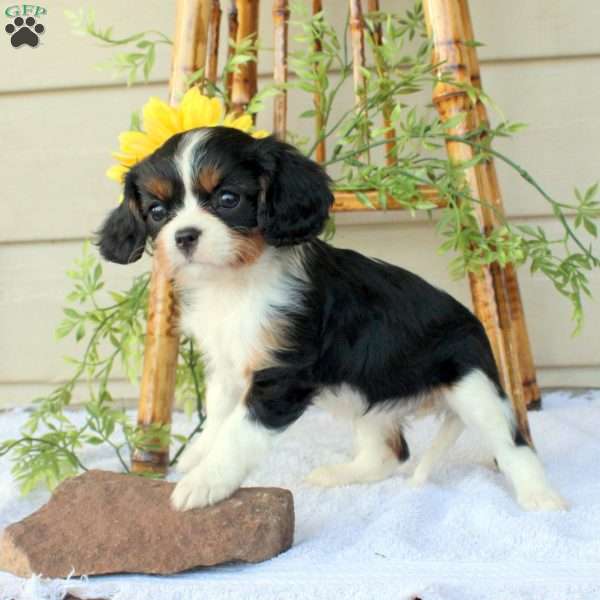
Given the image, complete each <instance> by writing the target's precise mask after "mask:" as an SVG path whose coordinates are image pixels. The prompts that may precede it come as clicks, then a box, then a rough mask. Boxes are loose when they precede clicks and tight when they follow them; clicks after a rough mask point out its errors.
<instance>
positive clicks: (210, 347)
mask: <svg viewBox="0 0 600 600" xmlns="http://www.w3.org/2000/svg"><path fill="white" fill-rule="evenodd" d="M235 292H236V291H235V290H231V289H229V290H228V289H219V287H218V286H215V287H214V288H213V289H211V288H208V289H204V290H202V291H198V292H196V293H194V294H193V295H192V297H191V299H190V302H189V305H188V307H187V308H185V309H184V316H183V319H182V320H183V324H184V328H185V330H186V331H187V332H189V333H191V334H192V335H193V336H194V337H195V339H196V340H197V341H198V343H199V345H200V348H201V350H202V352H203V353H204V355H205V359H206V360H207V362H208V364H209V366H211V367H214V368H219V369H221V368H228V369H230V368H232V367H236V366H239V369H243V365H245V364H246V363H247V362H248V360H249V355H250V353H251V349H252V348H254V347H255V346H256V345H257V342H258V339H259V337H260V328H261V324H262V323H263V322H264V321H265V320H266V319H267V310H266V309H267V307H266V306H265V304H264V303H261V302H259V301H257V299H255V300H254V301H253V299H252V298H250V297H248V296H247V295H245V294H240V293H239V291H238V293H235ZM236 370H237V369H236Z"/></svg>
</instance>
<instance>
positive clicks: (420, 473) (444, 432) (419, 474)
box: [408, 412, 465, 487]
mask: <svg viewBox="0 0 600 600" xmlns="http://www.w3.org/2000/svg"><path fill="white" fill-rule="evenodd" d="M464 428H465V427H464V425H463V423H462V421H461V420H460V419H459V418H458V416H457V415H455V414H454V413H452V412H448V413H447V414H446V416H445V417H444V420H443V421H442V425H441V426H440V429H439V431H438V432H437V435H436V436H435V438H434V439H433V442H432V444H431V446H430V447H429V449H428V450H427V451H426V452H425V454H423V456H422V457H421V460H420V461H419V464H418V465H417V467H416V468H415V471H414V473H413V474H412V477H411V478H410V479H409V481H408V483H409V485H411V486H412V487H420V486H422V485H423V484H424V483H425V482H426V481H427V480H428V479H429V475H430V474H431V471H432V470H433V467H434V466H435V464H436V463H437V462H438V461H439V460H440V458H441V457H442V456H443V455H444V454H445V453H446V451H447V450H448V449H449V448H450V447H452V446H453V445H454V443H455V442H456V440H457V439H458V438H459V437H460V434H461V433H462V432H463V430H464Z"/></svg>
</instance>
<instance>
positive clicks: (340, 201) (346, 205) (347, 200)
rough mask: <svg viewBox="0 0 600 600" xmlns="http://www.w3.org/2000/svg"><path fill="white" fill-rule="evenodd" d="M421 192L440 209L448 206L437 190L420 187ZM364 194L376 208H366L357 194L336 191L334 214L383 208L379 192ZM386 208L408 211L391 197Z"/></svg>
mask: <svg viewBox="0 0 600 600" xmlns="http://www.w3.org/2000/svg"><path fill="white" fill-rule="evenodd" d="M419 191H420V192H421V194H423V196H424V197H425V199H426V200H429V201H430V202H432V203H433V204H436V205H437V207H438V208H443V207H444V206H446V201H445V200H444V199H443V198H440V196H439V194H438V193H437V190H436V189H435V188H434V187H431V186H425V185H423V186H419ZM363 193H364V194H365V196H366V197H367V198H368V200H369V202H370V203H371V204H372V205H373V206H374V207H375V208H370V207H369V206H365V205H364V204H363V203H362V202H361V201H360V198H359V197H358V196H357V194H356V192H353V191H336V192H334V194H333V195H334V203H333V209H332V210H333V212H361V211H364V212H367V211H373V210H378V209H381V208H382V206H381V205H380V202H379V194H378V193H377V191H375V190H368V191H365V192H363ZM386 208H387V210H407V207H406V206H403V205H402V204H399V203H398V202H396V200H394V198H392V197H391V196H388V199H387V207H386Z"/></svg>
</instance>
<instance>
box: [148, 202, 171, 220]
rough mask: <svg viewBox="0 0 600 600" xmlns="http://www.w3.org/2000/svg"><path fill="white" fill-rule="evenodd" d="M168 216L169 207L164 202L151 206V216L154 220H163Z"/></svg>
mask: <svg viewBox="0 0 600 600" xmlns="http://www.w3.org/2000/svg"><path fill="white" fill-rule="evenodd" d="M166 216H167V209H166V208H165V207H164V206H163V205H162V204H154V206H151V207H150V217H151V218H152V220H153V221H157V222H158V221H162V220H163V219H164V218H165V217H166Z"/></svg>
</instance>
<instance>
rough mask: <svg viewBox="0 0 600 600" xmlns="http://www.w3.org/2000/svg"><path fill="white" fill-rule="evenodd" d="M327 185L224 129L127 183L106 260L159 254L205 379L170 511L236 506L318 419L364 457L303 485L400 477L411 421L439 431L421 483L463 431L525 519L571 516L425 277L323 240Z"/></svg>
mask: <svg viewBox="0 0 600 600" xmlns="http://www.w3.org/2000/svg"><path fill="white" fill-rule="evenodd" d="M329 183H330V182H329V179H328V177H327V175H326V174H325V172H324V171H323V170H322V169H321V168H320V167H319V166H318V165H317V164H315V163H314V162H312V161H311V160H309V159H307V158H306V157H304V156H302V155H301V154H300V153H299V152H298V151H297V150H295V149H294V148H293V147H292V146H290V145H288V144H285V143H283V142H281V141H278V140H277V139H276V138H274V137H269V138H265V139H254V138H252V137H251V136H249V135H247V134H245V133H242V132H240V131H238V130H236V129H230V128H225V127H215V128H208V129H196V130H192V131H188V132H185V133H183V134H179V135H176V136H174V137H172V138H171V139H170V140H169V141H168V142H166V143H165V144H164V146H163V147H162V148H160V149H159V150H157V151H156V152H155V153H154V154H153V155H152V156H149V157H148V158H146V159H145V160H143V161H142V162H140V163H139V164H138V165H136V166H135V167H134V168H133V169H131V170H130V171H129V173H128V174H127V177H126V179H125V189H124V201H123V203H122V204H121V205H120V206H119V207H118V208H116V209H114V210H113V211H112V213H111V214H110V215H109V216H108V218H107V219H106V221H105V222H104V224H103V226H102V228H101V231H100V234H99V246H100V251H101V253H102V255H103V256H104V257H105V258H106V259H108V260H110V261H113V262H117V263H122V264H125V263H130V262H133V261H136V260H138V259H139V258H140V256H141V255H142V253H143V251H144V248H145V246H146V241H147V238H150V239H151V240H153V242H154V246H155V249H156V251H157V252H161V253H164V255H165V256H166V258H167V261H168V263H169V265H170V269H171V272H172V277H173V280H174V282H175V285H176V287H177V289H178V292H179V295H180V300H181V310H182V316H181V328H182V330H183V331H184V332H186V333H188V334H192V335H193V336H194V337H195V338H196V339H197V341H198V343H199V345H200V347H201V348H202V352H203V356H204V360H205V363H206V373H207V393H206V414H207V420H206V424H205V427H204V430H203V431H202V433H201V434H200V436H199V437H198V438H197V439H195V440H194V441H193V442H192V443H191V445H190V446H189V448H188V449H187V450H186V451H185V452H184V453H183V455H182V456H181V459H180V461H179V469H180V470H181V471H182V472H183V473H185V475H184V476H183V478H182V479H181V480H180V481H179V483H178V484H177V486H176V488H175V490H174V492H173V495H172V498H171V500H172V504H173V506H174V507H175V508H177V509H179V510H187V509H191V508H194V507H201V506H206V505H209V504H214V503H215V502H218V501H219V500H222V499H223V498H226V497H228V496H229V495H230V494H231V493H233V492H234V491H235V490H236V489H237V488H238V487H239V486H240V485H241V484H242V482H243V481H244V479H245V478H246V476H247V475H248V473H249V472H250V471H251V470H252V469H253V468H254V467H255V466H256V465H257V464H258V463H259V462H260V461H261V460H262V459H263V457H264V456H265V454H266V453H267V452H268V451H269V449H270V447H271V445H272V444H273V442H274V440H275V438H277V436H278V435H280V434H281V433H282V432H283V431H284V430H285V429H286V428H287V427H288V426H289V425H291V424H292V423H293V422H294V421H296V419H298V418H300V417H301V416H302V414H303V413H304V411H305V410H306V409H307V408H308V407H309V406H310V405H311V404H318V405H322V406H324V407H325V408H327V409H329V410H331V411H332V412H334V413H337V414H341V415H345V416H347V417H349V418H350V419H352V422H353V425H354V432H355V447H356V454H355V456H354V458H353V459H352V460H351V461H350V462H348V463H346V464H339V465H332V466H325V467H321V468H319V469H317V470H316V471H314V472H313V473H311V474H310V475H309V477H308V480H309V481H310V482H312V483H313V484H317V485H324V486H336V485H346V484H352V483H364V482H370V481H377V480H380V479H384V478H386V477H388V476H390V475H391V474H392V473H393V472H394V470H395V469H396V467H397V466H398V464H399V462H403V461H406V460H407V458H408V456H409V451H408V445H407V443H406V441H405V439H404V437H403V433H402V431H403V425H404V424H405V423H406V421H407V419H408V418H409V417H413V416H416V415H419V414H423V413H426V412H431V411H434V412H438V413H440V414H441V415H442V416H443V418H444V420H443V423H442V427H441V429H440V432H439V433H438V435H437V437H436V439H435V440H434V442H433V445H432V447H431V448H430V449H429V450H428V451H427V452H426V453H425V455H424V456H423V458H422V459H421V461H420V463H419V464H418V466H417V468H416V470H415V472H414V475H413V478H412V482H413V483H414V484H416V485H418V484H422V483H423V482H424V481H425V480H426V479H427V477H428V475H429V473H430V471H431V468H432V466H433V464H434V463H435V462H436V461H437V460H438V459H439V458H440V457H441V456H442V455H443V454H444V452H445V451H446V450H447V448H448V447H449V446H450V445H451V444H452V443H454V441H455V440H456V439H457V438H458V436H459V435H460V433H461V431H462V429H463V426H464V425H470V426H473V427H474V428H476V429H478V430H479V431H480V432H481V433H482V434H483V436H484V438H485V439H486V440H487V442H488V444H489V446H490V449H491V451H492V452H493V454H494V457H495V459H496V461H497V463H498V466H499V468H500V470H501V471H503V472H504V473H505V475H506V476H507V477H508V479H509V480H510V482H511V484H512V485H513V487H514V489H515V492H516V496H517V500H518V502H519V503H520V504H521V506H523V507H524V508H525V509H561V508H564V507H565V503H564V501H563V500H562V498H561V497H560V496H559V495H558V494H557V493H556V492H555V491H553V489H552V488H551V487H550V485H549V484H548V483H547V481H546V478H545V476H544V471H543V468H542V465H541V463H540V461H539V460H538V458H537V456H536V454H535V452H534V451H533V449H532V448H530V447H529V446H528V445H527V444H526V442H525V440H524V439H523V437H522V435H521V434H520V432H519V430H518V429H517V427H516V423H515V416H514V413H513V410H512V408H511V404H510V402H509V401H508V399H507V397H506V394H505V392H504V391H503V389H502V387H501V385H500V381H499V377H498V371H497V368H496V365H495V363H494V358H493V355H492V351H491V349H490V345H489V342H488V340H487V338H486V335H485V332H484V330H483V327H482V326H481V324H480V322H479V321H478V320H477V319H476V318H475V317H474V316H473V314H472V313H471V312H469V310H467V309H466V308H465V307H464V306H462V305H461V304H459V303H458V302H457V301H456V300H454V299H453V298H452V297H450V296H449V295H448V294H446V293H444V292H442V291H440V290H438V289H436V288H434V287H432V286H431V285H429V284H428V283H427V282H425V281H424V280H423V279H421V278H420V277H418V276H417V275H414V274H412V273H409V272H408V271H405V270H404V269H401V268H399V267H395V266H392V265H389V264H386V263H384V262H381V261H375V260H371V259H368V258H365V257H364V256H362V255H360V254H357V253H356V252H353V251H351V250H338V249H336V248H333V247H331V246H329V245H328V244H326V243H324V242H322V241H321V240H319V239H318V237H317V236H318V235H319V233H320V232H321V231H322V229H323V226H324V223H325V221H326V219H327V216H328V212H329V208H330V206H331V204H332V201H333V196H332V193H331V191H330V188H329Z"/></svg>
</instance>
